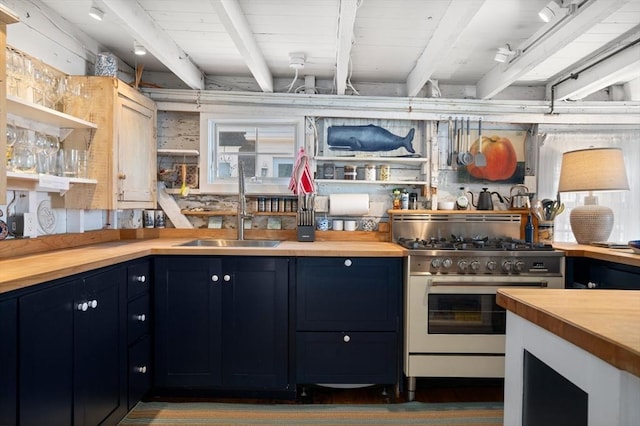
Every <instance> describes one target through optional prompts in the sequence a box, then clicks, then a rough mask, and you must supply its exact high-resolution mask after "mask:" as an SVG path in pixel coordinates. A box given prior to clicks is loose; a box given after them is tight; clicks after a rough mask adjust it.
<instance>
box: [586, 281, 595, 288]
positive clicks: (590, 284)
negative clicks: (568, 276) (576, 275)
mask: <svg viewBox="0 0 640 426" xmlns="http://www.w3.org/2000/svg"><path fill="white" fill-rule="evenodd" d="M596 287H598V283H594V282H593V281H589V282H588V283H587V288H596Z"/></svg>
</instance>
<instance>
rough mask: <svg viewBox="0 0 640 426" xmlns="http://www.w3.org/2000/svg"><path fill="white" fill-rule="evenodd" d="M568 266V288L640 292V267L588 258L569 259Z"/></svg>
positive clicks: (566, 285) (566, 284)
mask: <svg viewBox="0 0 640 426" xmlns="http://www.w3.org/2000/svg"><path fill="white" fill-rule="evenodd" d="M566 264H567V268H566V269H567V271H566V274H565V275H566V277H565V279H566V283H565V287H566V288H579V289H584V288H588V289H599V288H600V289H607V290H640V267H637V266H631V265H624V264H621V263H614V262H607V261H605V260H600V259H590V258H586V257H568V258H567V260H566Z"/></svg>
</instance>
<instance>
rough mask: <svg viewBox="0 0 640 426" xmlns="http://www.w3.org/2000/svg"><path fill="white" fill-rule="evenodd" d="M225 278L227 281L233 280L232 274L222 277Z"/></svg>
mask: <svg viewBox="0 0 640 426" xmlns="http://www.w3.org/2000/svg"><path fill="white" fill-rule="evenodd" d="M222 279H223V280H225V281H226V282H229V281H231V276H230V275H225V276H224V277H222Z"/></svg>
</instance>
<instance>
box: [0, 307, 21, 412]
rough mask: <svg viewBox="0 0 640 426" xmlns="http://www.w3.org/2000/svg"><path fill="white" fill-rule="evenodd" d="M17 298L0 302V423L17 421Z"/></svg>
mask: <svg viewBox="0 0 640 426" xmlns="http://www.w3.org/2000/svg"><path fill="white" fill-rule="evenodd" d="M17 368H18V300H17V299H8V300H5V301H2V302H0V425H14V424H17V423H18V417H17V416H18V411H17V409H18V396H17V392H18V374H17Z"/></svg>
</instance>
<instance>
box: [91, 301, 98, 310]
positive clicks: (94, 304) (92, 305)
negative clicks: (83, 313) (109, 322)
mask: <svg viewBox="0 0 640 426" xmlns="http://www.w3.org/2000/svg"><path fill="white" fill-rule="evenodd" d="M89 307H90V308H91V309H95V308H97V307H98V301H97V300H96V299H93V300H90V301H89Z"/></svg>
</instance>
